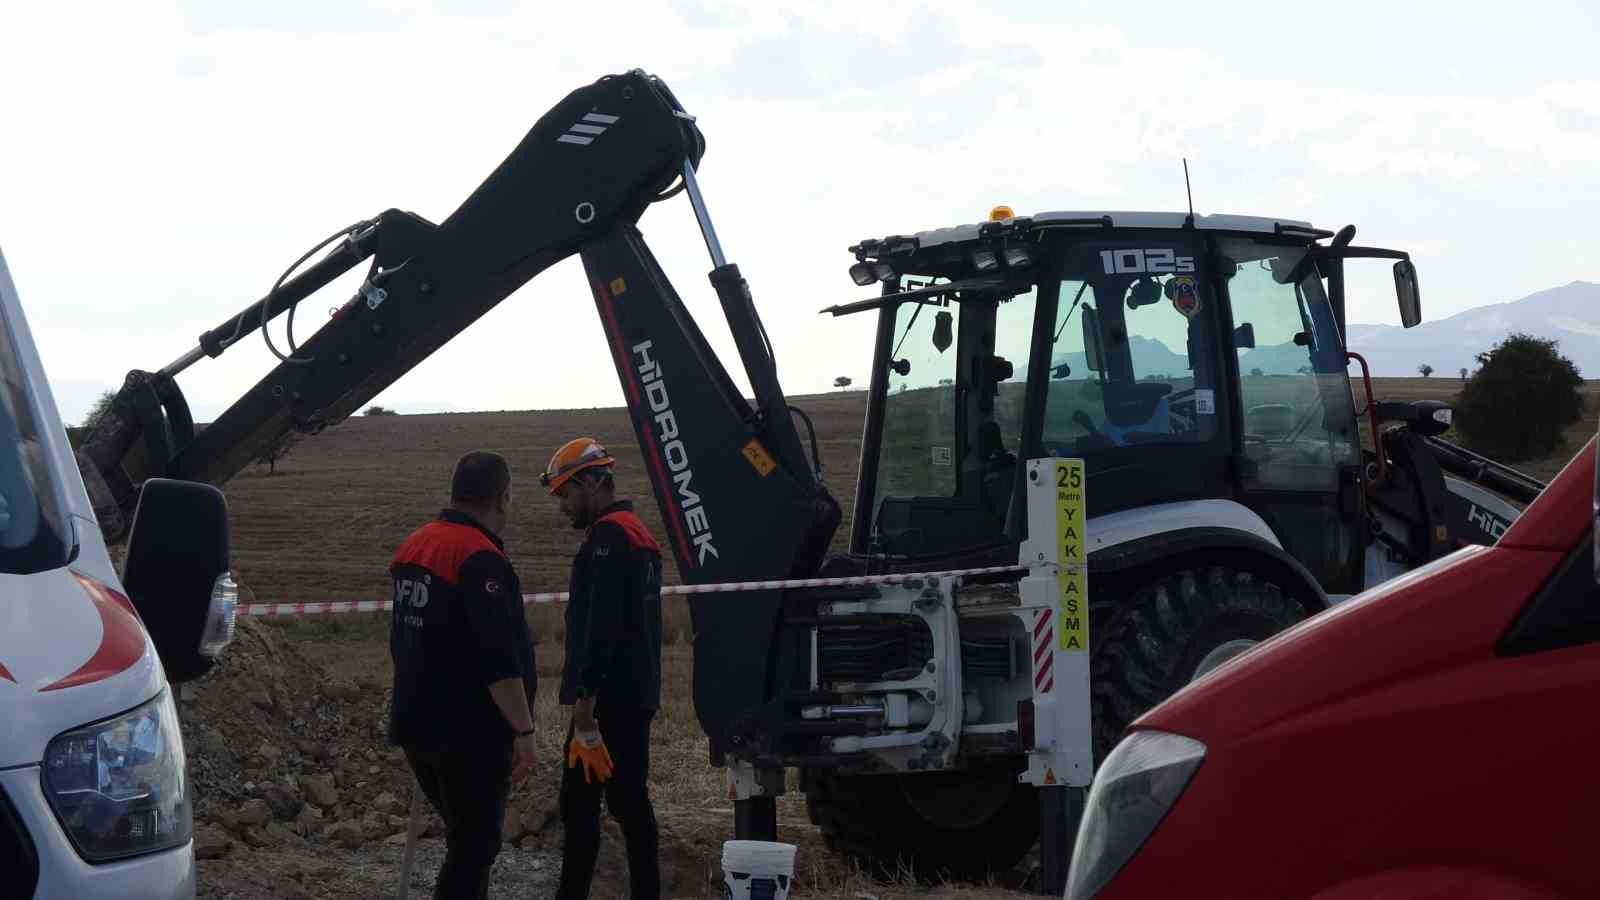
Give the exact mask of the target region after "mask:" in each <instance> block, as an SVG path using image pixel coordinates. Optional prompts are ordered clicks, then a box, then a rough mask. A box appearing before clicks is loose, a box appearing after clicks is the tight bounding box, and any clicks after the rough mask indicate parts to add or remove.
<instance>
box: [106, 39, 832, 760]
mask: <svg viewBox="0 0 1600 900" xmlns="http://www.w3.org/2000/svg"><path fill="white" fill-rule="evenodd" d="M704 150H705V141H704V138H703V137H702V135H701V134H700V131H699V129H698V128H697V127H696V125H695V124H694V120H693V118H692V117H691V116H689V115H687V114H686V113H685V112H684V110H683V108H682V106H680V105H679V103H678V102H677V100H676V99H675V98H674V97H673V95H672V93H671V91H670V90H669V89H668V88H667V87H666V85H665V84H663V83H662V82H661V81H660V80H658V79H656V78H654V77H651V76H649V75H647V74H645V73H642V72H638V71H634V72H630V73H627V74H624V75H615V76H607V77H605V78H601V79H600V80H598V81H596V82H594V83H593V84H591V85H588V86H586V87H583V88H581V89H579V90H576V91H574V92H572V93H571V94H569V95H568V96H567V97H566V98H565V99H563V100H562V101H561V102H560V103H559V104H557V105H556V106H555V107H554V108H553V109H551V110H550V111H549V112H547V113H546V114H545V115H544V116H543V117H541V118H540V119H539V120H538V122H537V123H536V124H535V125H534V126H533V128H532V129H531V130H529V132H528V133H527V135H526V136H525V137H524V138H523V140H522V141H521V143H519V144H518V145H517V147H516V149H515V150H513V151H512V153H511V154H510V155H509V156H508V157H507V158H506V159H505V160H504V162H502V163H501V164H500V166H499V168H497V169H496V170H495V171H494V172H493V173H492V174H491V175H490V176H489V177H488V178H487V179H486V180H485V181H484V182H483V184H482V185H481V186H480V187H478V189H477V190H475V191H474V192H473V193H472V195H471V196H469V197H468V198H467V199H466V201H465V202H464V203H462V204H461V206H460V207H459V208H458V209H457V210H456V211H455V212H453V213H452V214H451V215H450V216H449V217H448V218H446V219H445V220H444V221H443V222H441V223H439V224H437V225H436V224H434V223H432V222H429V221H427V220H425V219H423V218H421V217H419V216H416V215H414V214H411V213H408V212H403V211H400V210H396V209H390V210H386V211H384V212H382V213H380V214H379V215H377V216H375V217H374V218H372V219H369V220H365V221H362V222H359V223H357V224H355V225H353V226H351V227H350V228H348V229H345V230H342V231H341V232H339V233H337V234H335V235H334V236H333V237H332V238H330V239H328V240H327V241H324V242H323V244H322V245H319V246H318V247H316V248H313V250H312V252H311V253H309V254H307V256H306V257H303V258H302V260H301V261H300V262H304V261H305V260H306V259H309V258H310V257H311V256H312V255H313V254H315V253H316V252H317V251H318V250H320V249H321V248H322V247H323V246H327V245H329V244H332V245H333V249H332V250H330V251H329V252H328V253H327V254H326V255H325V256H323V257H322V258H321V259H319V260H317V261H316V262H314V263H312V264H311V265H309V266H307V267H306V268H305V269H304V270H303V271H301V272H300V274H298V275H295V276H294V277H292V278H285V279H280V284H278V285H275V286H274V287H273V289H272V290H271V291H269V292H268V294H267V295H266V296H265V297H263V298H262V299H261V300H259V301H256V302H254V303H251V304H250V305H249V306H247V307H245V309H244V310H243V311H241V312H240V313H238V314H237V315H234V316H230V317H228V318H227V319H225V320H224V321H223V322H222V323H221V324H219V325H218V326H217V327H216V328H213V329H211V330H210V331H208V332H206V333H205V334H203V335H201V336H200V337H199V339H198V341H197V343H196V346H195V347H194V348H192V349H191V350H189V351H188V352H186V353H184V354H183V355H182V356H180V357H179V358H178V359H176V360H174V361H173V362H172V363H171V364H169V365H167V366H164V367H162V368H161V369H157V370H155V371H134V372H131V373H129V375H128V376H127V379H126V381H125V383H124V385H123V387H122V389H121V390H120V391H119V393H118V394H117V397H116V400H115V402H114V403H113V404H112V405H111V409H110V411H109V412H108V413H107V414H106V415H104V416H103V417H102V418H101V419H100V421H99V422H98V423H97V424H96V425H95V427H94V428H93V430H92V431H91V432H90V433H89V434H88V435H86V437H85V439H84V441H83V443H82V445H81V446H80V448H79V451H78V456H79V464H80V468H81V469H82V471H83V475H84V479H85V482H86V483H87V485H88V487H89V490H90V494H91V496H92V497H93V498H94V499H95V506H96V513H97V514H98V515H99V518H100V522H101V527H102V530H103V531H104V532H105V535H106V538H107V542H108V543H115V542H117V541H119V540H120V539H122V538H123V537H124V536H125V535H124V532H125V530H126V523H127V522H128V521H129V520H130V519H131V514H132V511H133V508H134V505H135V503H136V502H137V500H138V492H139V486H140V485H141V484H142V483H143V482H144V481H145V480H146V479H148V478H152V477H158V476H159V477H171V478H184V479H190V480H195V481H202V482H207V483H211V484H216V485H221V484H223V483H224V482H226V481H227V480H228V479H229V478H231V477H232V476H234V475H235V474H237V473H238V472H239V471H240V470H242V469H243V468H244V467H245V466H247V465H248V464H249V463H250V462H251V460H253V459H256V458H258V457H259V456H261V454H262V453H263V451H265V450H266V449H267V448H269V447H271V446H272V445H273V444H275V443H276V442H277V441H279V440H281V439H282V437H283V436H284V435H285V434H287V433H289V432H290V431H299V432H304V433H316V432H318V431H320V430H322V429H323V428H326V427H327V426H329V425H334V424H337V423H338V422H340V421H342V420H343V419H345V418H346V417H348V416H349V415H350V414H351V413H352V412H354V411H355V410H357V409H359V408H360V407H361V406H362V405H363V404H365V403H366V402H367V401H369V400H371V399H372V398H373V397H375V396H376V395H377V394H378V393H379V392H380V391H382V390H383V389H384V388H386V387H387V386H389V385H390V384H392V383H393V382H394V381H395V380H396V379H397V378H399V377H400V376H401V375H403V374H405V373H406V372H407V371H409V370H410V369H412V368H413V367H415V366H416V365H417V363H419V362H421V361H422V360H423V359H425V358H427V356H428V355H429V354H431V353H432V352H433V351H435V350H437V349H438V348H439V347H440V346H442V345H444V344H445V343H446V342H447V341H449V340H450V339H451V338H453V337H454V336H455V335H457V334H459V333H460V332H461V331H462V329H464V328H466V327H467V326H468V325H470V324H472V323H473V322H474V321H476V320H477V319H478V318H479V317H481V316H482V315H483V314H484V313H486V312H488V311H489V310H490V309H492V308H493V307H494V306H495V305H496V304H498V303H499V302H500V301H501V300H503V299H505V298H506V297H507V296H508V295H509V294H511V293H512V292H513V291H515V290H516V289H517V288H519V287H521V286H522V285H523V284H524V283H525V282H527V281H528V280H529V279H531V278H533V277H534V276H535V275H537V274H538V273H539V272H541V271H543V270H544V269H546V268H548V267H549V266H551V265H552V264H554V263H556V262H558V261H560V260H562V259H564V258H566V257H568V256H571V255H573V254H579V255H581V257H582V259H583V263H584V269H585V271H586V273H587V275H588V280H589V283H590V286H591V288H592V291H593V295H594V301H595V304H596V307H597V309H598V311H599V313H600V319H601V322H602V323H603V326H604V331H605V335H604V336H605V340H606V342H607V344H608V345H609V348H610V351H611V357H612V359H613V361H614V364H615V367H616V370H617V375H618V378H619V379H620V381H621V383H622V386H623V389H624V394H625V396H626V399H627V403H628V407H629V411H630V420H631V423H632V426H633V429H634V436H635V438H636V439H637V441H638V443H639V447H640V450H641V452H642V456H643V459H644V460H645V468H646V470H647V474H648V476H649V478H650V482H651V484H652V487H653V489H654V493H655V496H656V500H657V503H658V504H659V506H660V508H661V513H662V519H663V522H664V523H665V528H666V532H667V534H666V535H664V536H663V537H664V538H665V543H667V544H668V545H669V546H670V547H671V548H672V551H673V555H674V557H675V558H676V560H677V563H678V571H679V573H680V576H681V577H682V579H683V580H684V581H685V582H688V583H691V584H694V583H710V582H728V581H749V580H768V579H774V578H783V577H793V576H801V575H808V574H812V573H814V572H816V571H817V570H818V569H819V568H820V567H821V564H822V558H823V555H824V553H825V552H826V551H827V548H828V545H829V543H830V542H831V540H832V537H833V533H834V531H835V529H836V528H837V526H838V523H839V519H840V508H839V505H838V503H837V502H836V501H835V500H834V499H833V498H832V497H831V496H829V494H828V492H827V491H826V489H825V488H824V487H823V485H822V482H821V476H820V463H819V461H818V460H817V459H816V447H815V440H814V435H813V441H812V447H811V448H810V449H811V452H810V455H809V456H808V455H807V453H806V450H805V447H804V446H803V444H802V442H801V440H800V437H799V433H798V431H797V429H796V427H795V422H794V418H793V416H792V415H791V407H790V406H789V405H788V402H787V401H786V399H785V398H784V395H783V391H782V389H781V387H780V386H779V384H778V378H777V370H776V361H775V360H774V358H773V353H772V347H771V344H770V342H769V341H768V340H767V336H766V331H765V329H764V328H763V327H762V324H761V320H760V317H759V316H758V315H757V313H756V309H755V305H754V302H753V300H752V298H751V294H750V291H749V287H748V285H747V284H746V283H745V281H744V279H743V278H742V277H741V276H740V274H739V270H738V267H737V266H734V265H732V264H730V263H728V262H727V261H726V260H725V259H724V257H723V254H722V250H721V246H720V244H719V242H718V239H717V237H716V232H715V229H714V228H713V227H712V225H711V220H710V217H709V215H708V214H707V212H706V208H705V202H704V200H703V198H702V197H701V196H700V193H699V189H698V186H697V183H696V181H695V170H696V168H697V166H698V164H699V162H700V159H701V156H702V155H703V153H704ZM680 191H686V192H687V193H688V195H689V198H690V200H691V201H692V203H693V204H694V210H695V214H696V216H697V219H698V221H699V224H700V228H701V232H702V235H703V236H704V237H705V240H706V246H707V249H708V250H709V251H710V254H711V258H712V263H713V269H712V271H711V273H710V281H711V284H712V287H713V289H714V290H715V291H716V293H717V296H718V298H719V300H720V301H721V305H722V310H723V313H724V315H725V317H726V319H727V322H728V325H729V329H730V331H731V333H732V336H733V338H734V342H735V345H736V347H737V348H738V352H739V355H740V357H741V360H742V362H743V364H744V369H745V373H746V375H747V376H748V378H749V383H750V385H751V388H752V390H753V392H754V394H755V397H754V402H753V403H752V402H750V401H748V400H746V399H745V398H744V397H743V396H741V394H740V392H739V390H738V389H737V387H736V386H735V384H734V382H733V380H732V378H731V377H730V376H729V375H728V373H727V371H726V370H724V368H723V367H722V365H721V363H720V362H719V361H718V359H717V357H716V355H715V354H714V353H713V352H712V349H711V347H710V345H709V343H708V342H707V341H706V339H705V337H704V335H703V334H702V332H701V331H700V329H699V327H698V326H697V325H696V323H695V322H694V320H693V318H692V317H691V316H690V315H689V313H688V311H687V309H686V308H685V307H684V305H683V303H682V301H681V300H680V299H679V297H678V295H677V293H676V292H675V291H674V290H673V287H672V285H671V283H670V282H669V281H668V279H667V277H666V274H665V273H664V272H663V271H662V270H661V267H660V266H659V265H658V264H657V263H656V261H655V259H654V257H653V256H652V255H651V254H650V251H649V249H648V247H646V245H645V243H644V239H643V236H642V235H641V234H640V232H639V230H638V229H637V228H636V227H635V223H636V222H637V221H638V219H639V218H640V216H641V215H642V214H643V212H644V210H645V209H646V207H648V206H649V205H650V204H652V203H655V202H657V201H659V200H663V199H666V198H667V197H670V196H672V195H674V194H677V193H679V192H680ZM364 262H365V263H367V273H366V277H365V279H364V280H363V282H362V284H361V287H360V289H359V290H358V291H357V292H356V295H355V296H353V297H351V298H350V299H349V300H348V301H346V302H345V303H344V304H343V305H341V306H340V307H339V308H338V309H337V310H336V311H335V312H334V313H333V315H332V316H331V318H329V319H328V320H327V321H325V322H324V323H323V324H322V326H321V327H320V328H318V329H317V330H316V332H315V333H314V334H312V335H311V336H310V337H309V338H308V339H307V340H306V341H305V342H304V343H303V344H300V345H299V346H292V345H291V346H290V347H287V348H284V349H285V350H286V351H287V352H281V351H278V350H275V351H274V352H277V353H279V356H280V362H279V364H278V365H277V366H276V367H275V368H274V369H273V370H272V371H271V372H269V373H268V374H267V375H266V376H265V377H264V378H262V379H261V380H260V381H259V382H258V383H256V384H255V385H254V386H253V387H251V388H250V389H249V390H248V391H247V392H246V393H245V394H244V396H242V397H240V398H239V400H238V401H237V402H235V403H234V404H233V405H232V406H230V407H229V408H228V409H227V410H226V411H224V412H223V413H222V414H221V415H220V416H219V417H218V418H217V419H216V421H214V422H211V423H210V424H208V425H207V426H206V427H205V428H203V429H196V427H195V424H194V421H193V417H192V415H191V414H190V411H189V408H188V405H187V403H186V402H185V401H184V398H183V394H182V392H181V391H179V389H178V386H177V382H176V380H175V376H177V375H178V374H179V373H180V372H182V371H184V370H185V369H187V368H188V367H190V366H191V365H194V364H196V363H197V362H199V361H201V360H204V359H206V358H207V357H215V356H219V355H221V354H222V353H223V352H225V351H226V350H227V349H228V348H229V347H231V346H233V345H234V344H236V343H238V342H239V341H240V340H243V339H244V338H245V337H247V336H249V335H250V334H252V333H253V332H254V331H255V330H256V329H258V328H262V327H263V326H264V325H265V324H266V323H267V322H269V321H270V320H271V319H273V318H274V317H276V316H279V315H283V314H285V313H287V314H288V315H289V316H290V317H291V318H290V320H289V324H290V326H291V327H290V329H289V334H290V335H292V334H293V328H292V325H293V318H292V317H293V315H294V310H295V308H296V305H297V304H299V303H301V302H302V301H304V300H305V299H306V298H308V297H310V296H312V295H313V294H314V293H315V292H316V291H317V290H319V289H320V288H323V287H325V286H327V285H328V284H329V283H330V282H332V281H333V280H334V279H335V278H338V277H339V276H340V275H342V274H343V273H345V272H348V271H350V270H351V269H353V268H354V267H356V266H358V265H361V264H362V263H364ZM299 265H300V263H298V262H297V263H296V265H295V266H294V267H291V271H293V270H294V269H295V268H298V267H299ZM291 340H292V339H291ZM269 345H270V341H269ZM511 358H512V357H511V356H510V355H509V354H508V356H507V357H506V359H507V360H510V359H511ZM509 365H510V363H509V362H497V363H488V364H486V367H487V366H494V369H493V373H494V374H495V375H496V376H502V377H503V376H506V375H513V376H514V375H515V374H516V373H515V372H510V371H508V366H509ZM536 365H537V364H536V363H532V364H530V365H529V368H528V371H527V374H528V376H529V377H536V375H537V372H536V370H535V369H534V366H536ZM779 602H780V600H779V592H777V591H762V592H746V593H740V594H735V595H720V596H719V595H715V594H710V595H704V596H698V597H696V598H694V600H693V601H692V602H691V614H692V617H693V620H694V627H695V631H696V638H697V640H706V641H710V642H711V644H712V645H713V646H717V647H719V648H720V649H719V652H718V653H714V654H711V653H707V654H698V653H697V654H695V666H696V671H695V685H696V688H695V692H696V712H697V714H698V715H699V718H700V721H701V724H702V727H703V728H704V729H705V731H706V733H707V735H708V736H710V738H711V754H712V760H713V762H714V763H718V764H720V763H721V762H722V761H723V757H724V755H725V754H726V753H727V752H728V751H729V750H730V749H731V746H732V745H731V741H732V740H733V735H734V732H735V729H736V726H735V724H734V723H735V722H737V721H739V720H740V719H741V717H743V716H746V715H748V714H749V712H750V710H751V709H753V708H754V707H757V706H759V705H760V704H761V703H762V702H763V700H764V697H765V692H766V690H767V685H768V684H769V683H770V682H771V680H772V678H773V673H772V672H771V671H770V668H771V666H772V665H773V664H772V663H771V662H770V659H771V654H770V653H769V650H770V649H771V646H772V641H773V637H774V634H775V633H776V630H777V616H778V609H779Z"/></svg>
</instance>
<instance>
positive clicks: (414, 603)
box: [388, 509, 538, 749]
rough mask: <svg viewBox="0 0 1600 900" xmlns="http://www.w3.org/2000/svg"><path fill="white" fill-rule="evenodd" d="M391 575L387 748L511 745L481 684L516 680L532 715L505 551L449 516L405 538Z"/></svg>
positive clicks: (526, 643) (471, 522)
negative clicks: (390, 690)
mask: <svg viewBox="0 0 1600 900" xmlns="http://www.w3.org/2000/svg"><path fill="white" fill-rule="evenodd" d="M389 572H390V574H391V575H392V576H393V583H394V614H393V616H392V618H391V619H390V624H389V655H390V657H391V658H392V659H393V660H394V699H393V702H392V703H391V704H390V711H389V733H388V738H389V743H391V744H399V745H402V746H408V747H416V748H418V749H443V748H446V747H453V746H464V745H471V744H478V743H484V742H498V741H509V740H510V739H511V737H512V729H511V724H510V723H509V722H507V721H506V717H505V715H504V714H502V713H501V712H500V708H499V707H498V706H496V705H495V702H494V698H493V696H491V695H490V693H489V687H488V686H489V685H491V684H493V683H494V682H496V681H501V680H503V679H506V678H513V677H520V678H521V679H522V680H523V687H524V689H525V690H526V691H527V692H528V709H529V711H530V712H531V711H532V709H533V700H534V695H535V691H536V689H537V688H538V680H537V679H538V673H537V671H536V670H535V669H534V660H533V640H532V637H531V635H530V634H529V633H528V622H527V619H526V618H525V617H524V616H523V610H522V586H521V584H520V582H519V581H518V579H517V573H516V571H515V570H514V569H513V568H512V567H511V560H510V559H508V558H507V557H506V553H505V544H504V543H503V542H502V541H501V540H500V537H499V536H498V535H496V534H495V533H494V532H492V531H490V530H489V529H488V528H486V527H484V526H483V525H482V524H481V523H479V522H478V521H477V520H475V519H473V518H472V517H471V516H468V515H466V514H465V513H462V512H459V511H457V510H453V509H446V510H444V511H443V512H441V513H439V517H438V518H437V519H435V520H434V521H432V522H429V523H428V524H427V525H424V526H422V527H421V528H419V529H417V530H416V531H414V532H412V533H411V536H410V537H408V538H406V540H405V542H404V543H403V544H401V545H400V549H399V550H398V551H396V552H395V555H394V560H393V562H392V563H391V564H390V566H389Z"/></svg>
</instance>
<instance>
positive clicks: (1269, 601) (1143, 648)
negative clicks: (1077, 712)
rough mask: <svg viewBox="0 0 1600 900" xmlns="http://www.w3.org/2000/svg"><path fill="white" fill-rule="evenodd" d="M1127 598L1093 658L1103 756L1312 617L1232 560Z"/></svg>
mask: <svg viewBox="0 0 1600 900" xmlns="http://www.w3.org/2000/svg"><path fill="white" fill-rule="evenodd" d="M1128 603H1129V607H1128V609H1127V612H1126V614H1124V615H1123V616H1122V617H1121V618H1120V620H1118V621H1117V623H1116V624H1115V625H1114V626H1113V630H1112V631H1111V633H1109V634H1107V635H1105V637H1104V638H1103V639H1102V640H1100V641H1096V647H1095V650H1094V655H1093V659H1092V662H1091V666H1092V671H1093V675H1092V678H1091V684H1092V687H1091V689H1090V694H1091V697H1092V701H1091V702H1092V705H1093V716H1094V745H1095V746H1094V756H1095V759H1096V761H1098V760H1102V759H1105V757H1106V754H1108V753H1110V752H1111V749H1112V748H1113V747H1115V746H1116V743H1117V741H1118V740H1119V739H1120V738H1121V737H1122V732H1123V730H1124V729H1126V728H1127V727H1128V724H1129V723H1131V722H1132V721H1133V720H1134V719H1137V718H1138V717H1139V716H1141V715H1143V714H1144V713H1145V712H1146V711H1148V710H1149V709H1150V708H1151V707H1153V706H1155V705H1156V704H1158V703H1160V702H1161V701H1162V700H1165V699H1166V698H1167V697H1170V696H1171V695H1172V694H1174V693H1176V692H1177V691H1178V690H1179V689H1180V688H1182V687H1183V686H1184V685H1186V684H1188V683H1189V682H1191V681H1193V680H1194V679H1196V678H1198V677H1200V676H1201V675H1204V674H1206V673H1207V672H1209V671H1211V670H1212V669H1214V668H1216V667H1217V666H1219V665H1222V664H1223V663H1225V662H1227V661H1228V660H1229V659H1232V658H1233V657H1234V656H1237V655H1239V654H1240V653H1243V652H1244V651H1246V650H1249V649H1250V648H1251V647H1253V646H1255V645H1256V644H1257V643H1260V642H1261V641H1264V640H1266V639H1267V638H1269V637H1271V636H1273V635H1274V634H1277V633H1278V632H1280V631H1282V630H1284V629H1285V628H1288V627H1290V626H1291V625H1294V624H1295V623H1297V622H1299V621H1301V620H1302V619H1304V618H1305V617H1306V609H1305V606H1304V604H1302V603H1301V602H1300V601H1299V600H1297V599H1296V598H1295V597H1293V596H1291V595H1290V594H1288V593H1287V592H1285V591H1284V590H1283V589H1282V588H1281V587H1279V586H1278V585H1277V584H1275V583H1273V582H1272V581H1270V580H1268V579H1266V578H1264V577H1262V576H1260V575H1258V574H1256V573H1254V572H1249V571H1242V570H1239V569H1233V568H1229V567H1226V566H1204V567H1198V568H1192V569H1180V570H1178V571H1175V572H1170V573H1167V574H1163V575H1161V576H1159V577H1156V578H1153V579H1151V580H1149V581H1146V582H1145V583H1144V584H1142V585H1140V586H1139V587H1138V588H1137V589H1136V590H1135V591H1134V592H1133V595H1132V596H1131V598H1130V599H1129V601H1128Z"/></svg>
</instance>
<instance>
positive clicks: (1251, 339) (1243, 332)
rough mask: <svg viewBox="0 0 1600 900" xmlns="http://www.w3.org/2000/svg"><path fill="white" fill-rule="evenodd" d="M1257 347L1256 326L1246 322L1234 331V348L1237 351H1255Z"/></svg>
mask: <svg viewBox="0 0 1600 900" xmlns="http://www.w3.org/2000/svg"><path fill="white" fill-rule="evenodd" d="M1255 345H1256V326H1255V325H1253V324H1251V323H1249V322H1246V323H1244V324H1243V325H1240V326H1238V327H1236V328H1234V329H1233V346H1234V349H1236V350H1249V349H1253V348H1254V347H1255Z"/></svg>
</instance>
